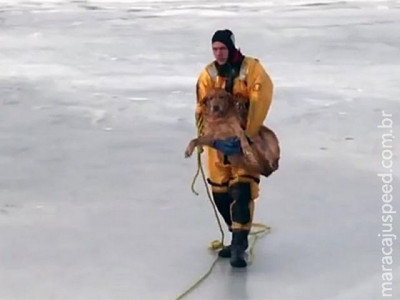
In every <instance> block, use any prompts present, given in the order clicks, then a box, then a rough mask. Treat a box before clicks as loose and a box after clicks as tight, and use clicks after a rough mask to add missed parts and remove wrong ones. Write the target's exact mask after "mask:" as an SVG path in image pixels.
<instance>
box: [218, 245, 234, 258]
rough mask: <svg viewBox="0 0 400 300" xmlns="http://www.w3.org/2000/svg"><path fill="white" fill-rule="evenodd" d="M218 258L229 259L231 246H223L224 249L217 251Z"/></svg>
mask: <svg viewBox="0 0 400 300" xmlns="http://www.w3.org/2000/svg"><path fill="white" fill-rule="evenodd" d="M218 256H219V257H222V258H230V257H231V245H228V246H224V248H222V249H221V250H219V252H218Z"/></svg>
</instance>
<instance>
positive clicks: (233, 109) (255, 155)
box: [185, 89, 280, 177]
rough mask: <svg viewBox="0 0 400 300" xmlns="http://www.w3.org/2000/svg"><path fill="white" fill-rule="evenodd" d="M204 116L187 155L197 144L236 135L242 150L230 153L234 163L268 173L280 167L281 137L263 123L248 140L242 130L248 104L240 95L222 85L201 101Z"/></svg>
mask: <svg viewBox="0 0 400 300" xmlns="http://www.w3.org/2000/svg"><path fill="white" fill-rule="evenodd" d="M202 117H203V120H204V130H203V135H202V136H200V137H198V138H195V139H193V140H191V141H190V142H189V145H188V146H187V148H186V151H185V157H190V156H191V155H192V154H193V151H194V149H195V148H196V147H197V146H209V147H213V145H214V142H215V140H224V139H227V138H231V137H234V136H237V137H238V138H239V140H240V145H241V148H242V150H243V153H242V154H234V155H230V156H228V160H229V162H230V163H231V164H232V165H233V166H237V167H241V168H244V169H246V170H248V171H250V172H257V173H260V174H262V175H264V176H266V177H268V176H269V175H271V174H272V172H274V171H276V170H277V169H278V162H279V158H280V148H279V141H278V138H277V137H276V135H275V133H274V132H273V131H272V130H270V129H268V128H267V127H265V126H262V127H261V128H260V130H259V133H258V135H257V136H255V137H252V138H251V141H250V143H249V140H248V138H247V136H246V134H245V132H244V130H243V128H244V127H245V124H246V117H247V108H246V106H245V105H244V104H243V102H242V101H240V99H235V98H234V97H233V96H232V95H231V94H229V93H228V92H226V91H225V90H223V89H213V90H211V91H210V92H209V93H208V95H207V97H206V98H205V99H204V101H203V103H202Z"/></svg>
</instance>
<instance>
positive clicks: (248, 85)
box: [196, 57, 273, 136]
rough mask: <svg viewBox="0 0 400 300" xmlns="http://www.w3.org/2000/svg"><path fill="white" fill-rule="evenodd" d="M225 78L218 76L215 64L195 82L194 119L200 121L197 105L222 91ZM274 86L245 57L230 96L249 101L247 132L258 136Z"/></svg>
mask: <svg viewBox="0 0 400 300" xmlns="http://www.w3.org/2000/svg"><path fill="white" fill-rule="evenodd" d="M225 83H226V78H224V77H220V76H218V71H217V68H216V67H215V65H214V62H212V63H210V64H209V65H207V66H206V67H205V68H204V69H203V71H202V72H201V73H200V76H199V79H198V81H197V106H196V117H197V122H198V124H199V123H200V122H201V109H200V105H199V104H200V103H201V102H202V101H203V100H204V98H205V96H206V95H207V93H208V92H209V91H210V90H211V89H213V88H225ZM272 92H273V83H272V81H271V78H270V77H269V76H268V74H267V73H266V72H265V70H264V68H263V66H262V65H261V63H260V62H259V61H258V60H257V59H255V58H251V57H245V58H244V60H243V62H242V65H241V68H240V72H239V76H238V77H236V78H235V80H234V84H233V95H235V96H236V95H241V96H242V97H244V98H245V99H248V101H249V113H248V117H247V127H246V133H247V134H248V135H249V136H254V135H255V134H257V132H258V130H259V128H260V126H262V124H263V122H264V120H265V118H266V116H267V114H268V110H269V107H270V105H271V101H272Z"/></svg>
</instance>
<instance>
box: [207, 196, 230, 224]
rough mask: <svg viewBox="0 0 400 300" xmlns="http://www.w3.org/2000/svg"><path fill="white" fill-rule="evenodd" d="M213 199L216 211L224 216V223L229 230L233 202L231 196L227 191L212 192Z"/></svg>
mask: <svg viewBox="0 0 400 300" xmlns="http://www.w3.org/2000/svg"><path fill="white" fill-rule="evenodd" d="M212 194H213V199H214V203H215V206H216V207H217V209H218V212H219V213H220V215H221V216H222V218H224V221H225V223H226V225H227V226H228V228H229V231H230V230H231V226H232V220H231V204H232V202H233V199H232V196H231V195H230V194H229V193H215V192H213V193H212Z"/></svg>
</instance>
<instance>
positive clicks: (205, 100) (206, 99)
mask: <svg viewBox="0 0 400 300" xmlns="http://www.w3.org/2000/svg"><path fill="white" fill-rule="evenodd" d="M209 102H210V97H208V96H205V97H204V98H203V99H202V100H201V101H200V107H201V108H202V109H204V108H206V107H207V106H208V103H209Z"/></svg>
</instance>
